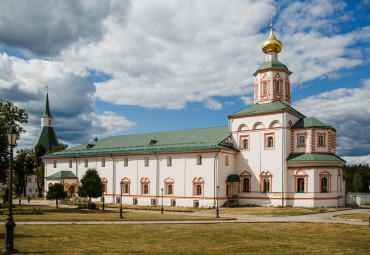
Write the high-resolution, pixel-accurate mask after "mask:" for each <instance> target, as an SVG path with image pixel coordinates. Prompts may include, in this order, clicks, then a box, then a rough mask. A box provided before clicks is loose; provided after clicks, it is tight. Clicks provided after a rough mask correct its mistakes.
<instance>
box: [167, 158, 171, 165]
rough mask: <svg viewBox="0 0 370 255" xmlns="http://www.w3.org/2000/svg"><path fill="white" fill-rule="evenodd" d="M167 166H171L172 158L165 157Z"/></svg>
mask: <svg viewBox="0 0 370 255" xmlns="http://www.w3.org/2000/svg"><path fill="white" fill-rule="evenodd" d="M167 166H172V158H171V157H167Z"/></svg>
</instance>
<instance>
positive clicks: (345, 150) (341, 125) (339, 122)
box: [294, 79, 370, 156]
mask: <svg viewBox="0 0 370 255" xmlns="http://www.w3.org/2000/svg"><path fill="white" fill-rule="evenodd" d="M294 106H295V107H296V108H297V109H298V110H299V111H301V112H303V113H305V115H306V116H313V117H316V118H318V119H320V120H322V121H324V122H325V123H327V124H329V125H331V126H333V127H334V128H336V129H337V151H338V153H339V155H345V156H353V155H367V154H370V136H369V134H368V132H369V127H370V107H369V106H370V79H368V80H364V81H363V82H362V86H361V87H359V88H351V89H346V88H340V89H336V90H332V91H329V92H325V93H322V94H319V95H315V96H311V97H308V98H305V99H303V100H301V101H298V102H295V103H294Z"/></svg>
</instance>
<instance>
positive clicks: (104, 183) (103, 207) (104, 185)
mask: <svg viewBox="0 0 370 255" xmlns="http://www.w3.org/2000/svg"><path fill="white" fill-rule="evenodd" d="M103 185H104V190H103V197H102V198H103V211H104V202H105V201H104V193H105V183H104V184H103Z"/></svg>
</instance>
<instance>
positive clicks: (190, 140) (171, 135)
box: [45, 126, 237, 157]
mask: <svg viewBox="0 0 370 255" xmlns="http://www.w3.org/2000/svg"><path fill="white" fill-rule="evenodd" d="M229 136H230V132H229V127H227V126H226V127H212V128H200V129H189V130H180V131H170V132H159V133H148V134H134V135H121V136H112V137H107V138H104V139H101V140H97V141H92V142H90V143H87V144H82V145H79V146H76V147H73V148H68V149H66V150H63V151H59V152H55V153H52V154H49V155H47V156H45V157H55V156H75V155H99V154H100V155H101V154H117V153H148V152H149V153H154V152H163V151H189V150H206V149H226V150H235V151H237V150H236V149H234V148H232V147H230V146H231V145H230V144H228V143H227V142H224V140H225V139H227V138H228V137H229ZM154 141H155V142H154Z"/></svg>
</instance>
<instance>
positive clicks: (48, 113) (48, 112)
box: [42, 93, 53, 118]
mask: <svg viewBox="0 0 370 255" xmlns="http://www.w3.org/2000/svg"><path fill="white" fill-rule="evenodd" d="M42 117H43V118H44V117H48V118H53V117H52V116H51V114H50V110H49V94H48V93H46V104H45V111H44V115H42Z"/></svg>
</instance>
